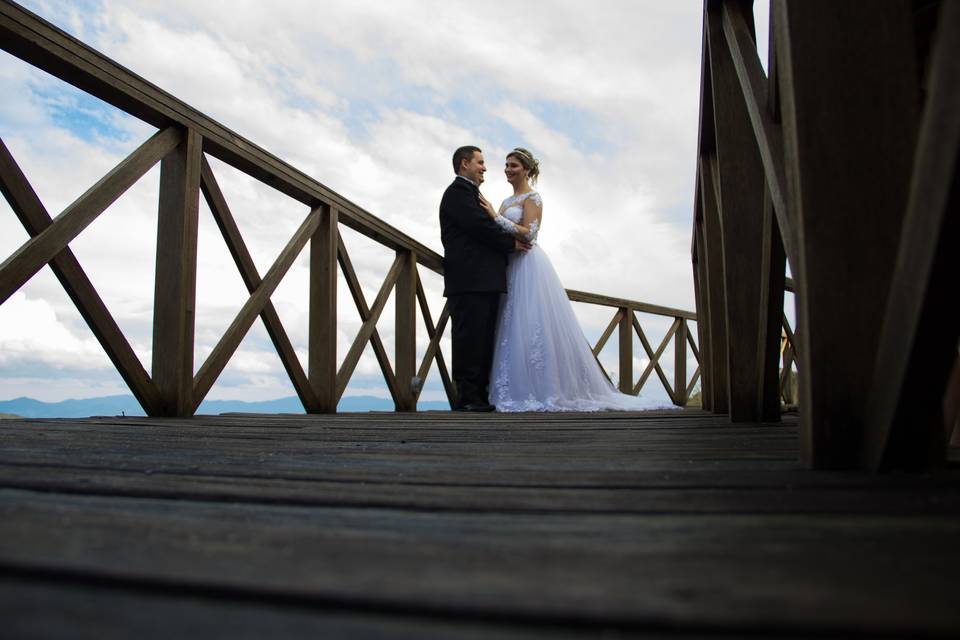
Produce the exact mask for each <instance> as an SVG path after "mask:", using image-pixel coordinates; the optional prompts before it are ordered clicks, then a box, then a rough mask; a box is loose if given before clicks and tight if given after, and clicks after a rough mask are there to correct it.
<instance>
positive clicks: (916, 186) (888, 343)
mask: <svg viewBox="0 0 960 640" xmlns="http://www.w3.org/2000/svg"><path fill="white" fill-rule="evenodd" d="M957 60H960V5H958V4H957V3H952V2H947V3H944V4H943V7H942V9H941V12H940V19H939V21H938V24H937V35H936V43H935V44H934V47H933V53H932V56H931V66H930V73H929V75H928V78H927V97H926V104H925V107H924V112H923V118H922V120H921V123H920V132H919V136H918V142H917V149H916V154H915V156H914V163H913V176H912V179H911V184H910V196H909V200H908V202H907V211H906V215H905V217H904V221H903V230H902V235H901V239H900V246H899V250H898V252H897V258H896V266H895V268H894V272H893V276H892V282H891V285H890V295H889V300H888V302H887V308H886V312H885V317H884V319H883V326H882V333H881V335H880V339H879V344H878V349H879V353H878V354H877V365H876V368H875V370H874V379H873V385H872V387H871V389H870V393H869V400H868V402H867V407H866V420H865V425H866V431H865V434H864V435H865V439H866V442H865V454H866V455H865V464H866V465H867V466H868V467H869V468H871V469H878V468H891V467H901V468H907V469H912V470H924V469H928V468H931V467H936V466H939V465H941V464H943V462H944V453H945V451H944V445H945V438H944V437H943V423H944V404H943V399H944V394H945V392H946V390H947V380H948V378H949V376H950V371H951V369H952V368H953V366H954V362H955V361H956V359H957V352H956V349H952V348H950V347H951V345H956V344H957V340H958V337H960V328H958V324H957V321H956V311H955V310H954V309H953V308H952V307H951V306H950V302H951V299H952V298H953V295H954V292H955V291H956V273H957V269H956V261H955V258H954V255H955V251H956V247H957V240H958V238H960V224H958V211H960V119H958V117H957V114H958V113H960V64H958V63H957ZM948 437H949V434H948Z"/></svg>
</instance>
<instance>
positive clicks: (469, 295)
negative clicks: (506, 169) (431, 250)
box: [440, 177, 515, 409]
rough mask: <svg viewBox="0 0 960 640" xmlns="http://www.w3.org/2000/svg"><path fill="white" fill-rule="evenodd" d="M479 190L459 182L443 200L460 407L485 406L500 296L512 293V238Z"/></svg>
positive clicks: (446, 273)
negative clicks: (509, 274) (509, 258)
mask: <svg viewBox="0 0 960 640" xmlns="http://www.w3.org/2000/svg"><path fill="white" fill-rule="evenodd" d="M478 195H479V190H478V189H477V186H476V185H475V184H473V183H472V182H470V181H469V180H465V179H463V178H460V177H457V178H456V179H454V181H453V183H452V184H451V185H450V186H449V187H447V190H446V191H444V192H443V199H441V200H440V239H441V241H442V242H443V253H444V258H443V295H444V296H446V297H447V299H448V302H449V305H450V320H451V341H452V347H453V349H452V350H453V381H454V384H455V385H456V387H457V396H458V398H457V406H455V407H454V408H455V409H456V408H460V407H463V406H464V405H469V404H473V405H485V404H487V402H488V392H487V385H488V383H489V381H490V366H491V364H492V361H493V339H494V333H495V331H496V327H497V310H498V308H499V304H500V294H501V293H504V292H505V291H506V290H507V254H509V253H511V252H512V251H513V250H514V246H515V242H514V238H513V236H512V235H510V234H508V233H507V232H505V231H504V230H503V229H502V228H500V227H499V226H498V225H497V223H495V222H494V221H493V220H491V219H490V216H489V215H487V213H486V211H484V209H483V208H482V207H481V206H480V202H479V200H478Z"/></svg>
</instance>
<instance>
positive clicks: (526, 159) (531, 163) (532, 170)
mask: <svg viewBox="0 0 960 640" xmlns="http://www.w3.org/2000/svg"><path fill="white" fill-rule="evenodd" d="M507 157H508V158H516V160H517V161H518V162H519V163H520V164H522V165H523V168H524V169H526V170H527V178H529V179H530V182H531V183H533V184H536V183H537V177H538V176H539V175H540V161H539V160H537V159H536V158H534V157H533V154H532V153H530V152H529V151H527V150H526V149H524V148H523V147H517V148H516V149H514V150H513V151H511V152H510V153H508V154H507Z"/></svg>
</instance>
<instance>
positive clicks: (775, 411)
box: [757, 191, 786, 422]
mask: <svg viewBox="0 0 960 640" xmlns="http://www.w3.org/2000/svg"><path fill="white" fill-rule="evenodd" d="M764 193H765V196H764V212H763V251H762V263H763V264H762V271H761V272H760V309H759V313H760V322H759V327H760V332H759V334H758V336H757V353H758V354H759V355H760V371H759V374H760V375H759V378H758V380H757V386H758V389H759V392H758V394H757V402H758V406H757V415H758V416H759V417H760V419H761V420H763V421H764V422H777V421H779V420H780V375H779V373H780V371H779V368H780V335H781V332H782V329H781V323H782V319H783V292H784V289H783V280H784V277H785V274H784V272H785V269H786V252H785V251H784V247H783V240H782V236H781V233H780V229H779V228H778V227H777V220H778V219H777V217H776V216H775V215H774V212H773V207H774V203H773V201H772V199H771V198H770V195H769V191H765V192H764Z"/></svg>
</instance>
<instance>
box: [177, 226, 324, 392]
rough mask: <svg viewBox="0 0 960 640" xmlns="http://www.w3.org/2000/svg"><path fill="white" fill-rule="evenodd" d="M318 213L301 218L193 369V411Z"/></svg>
mask: <svg viewBox="0 0 960 640" xmlns="http://www.w3.org/2000/svg"><path fill="white" fill-rule="evenodd" d="M320 212H321V208H320V207H317V208H316V209H314V210H313V211H311V212H310V214H309V215H308V216H307V217H306V219H304V221H303V223H301V225H300V227H299V228H298V229H297V231H296V233H294V234H293V237H292V238H291V239H290V241H289V242H288V243H287V245H286V246H285V247H284V249H283V251H281V252H280V255H279V256H277V259H276V260H275V261H274V263H273V265H272V266H271V267H270V269H269V270H268V271H267V274H266V275H265V276H264V277H263V280H262V281H261V282H260V284H259V285H258V286H257V288H256V289H255V290H254V291H253V293H252V294H251V295H250V297H249V298H247V301H246V303H244V305H243V307H241V308H240V311H239V313H237V316H236V317H235V318H234V319H233V322H231V323H230V327H229V328H228V329H227V331H226V332H225V333H224V334H223V337H221V338H220V341H219V342H218V343H217V346H216V347H214V348H213V351H212V352H211V353H210V355H209V356H208V357H207V360H206V362H204V363H203V365H202V366H201V367H200V370H199V371H197V375H196V376H195V378H194V381H193V405H194V407H193V410H194V411H196V409H197V407H199V406H200V402H201V401H202V400H203V398H204V396H206V395H207V392H208V391H210V387H212V386H213V383H214V382H215V381H216V379H217V377H219V375H220V373H221V372H222V371H223V368H224V367H225V366H226V364H227V362H228V361H229V360H230V357H231V356H232V355H233V353H234V352H235V351H236V350H237V347H239V346H240V342H242V341H243V338H244V336H246V335H247V332H248V331H249V330H250V327H251V326H252V325H253V323H254V322H255V321H256V319H257V316H259V315H260V313H261V312H262V311H263V308H264V306H266V304H267V302H268V301H269V300H270V296H271V295H272V294H273V292H274V290H275V289H276V288H277V286H278V285H279V284H280V281H281V280H282V279H283V276H285V275H286V273H287V271H288V270H289V269H290V266H291V265H292V264H293V262H294V260H296V259H297V256H298V255H300V252H301V251H302V250H303V247H304V246H305V245H306V244H307V242H308V241H309V240H310V236H311V235H313V232H314V231H316V229H317V225H319V224H320Z"/></svg>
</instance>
